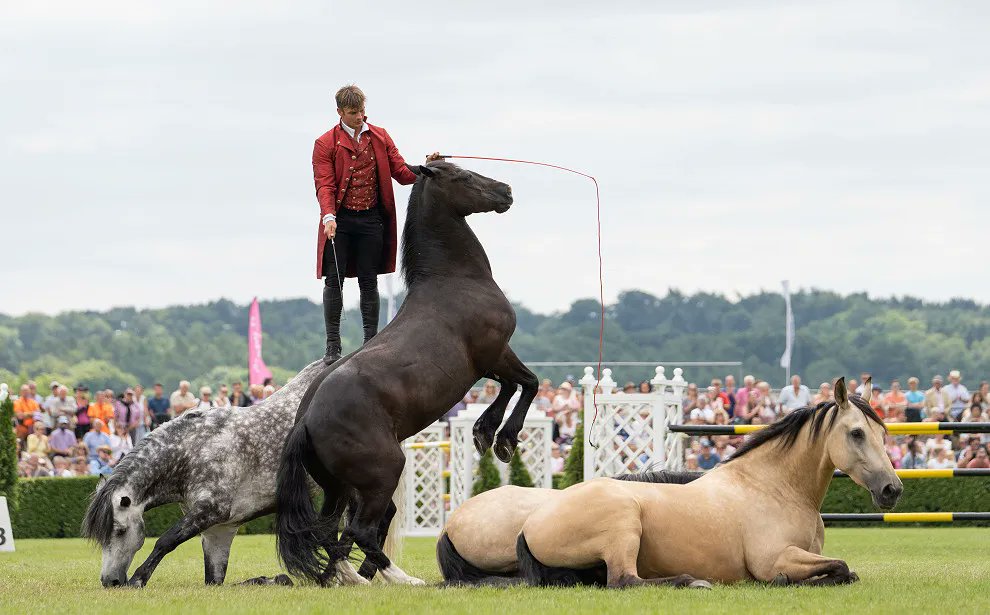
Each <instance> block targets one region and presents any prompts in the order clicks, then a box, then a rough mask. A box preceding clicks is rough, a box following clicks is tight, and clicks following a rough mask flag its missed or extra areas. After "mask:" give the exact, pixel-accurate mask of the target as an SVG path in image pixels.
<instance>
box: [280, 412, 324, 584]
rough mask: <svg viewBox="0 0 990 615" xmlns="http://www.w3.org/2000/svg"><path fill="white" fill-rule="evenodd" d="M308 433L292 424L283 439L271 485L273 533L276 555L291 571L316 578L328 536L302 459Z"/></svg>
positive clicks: (307, 448)
mask: <svg viewBox="0 0 990 615" xmlns="http://www.w3.org/2000/svg"><path fill="white" fill-rule="evenodd" d="M309 449H310V442H309V434H308V433H307V432H306V426H305V425H304V424H303V423H298V424H296V426H295V427H293V428H292V431H291V432H290V434H289V438H288V440H286V442H285V448H284V449H283V450H282V461H281V465H280V466H279V469H278V478H277V480H276V487H275V501H276V506H277V509H276V511H275V535H276V545H277V549H278V557H279V559H280V560H281V561H282V564H283V565H284V566H285V569H286V570H287V571H288V572H289V573H291V574H294V575H298V576H303V577H308V578H310V579H314V580H318V579H319V578H320V577H321V575H322V574H323V571H324V569H325V568H326V567H327V564H328V558H327V556H326V555H325V554H324V553H323V552H322V547H323V546H324V545H325V544H326V541H327V537H328V536H329V528H327V527H325V526H326V522H325V520H324V519H322V518H321V516H320V515H319V514H318V513H317V511H316V507H315V506H314V504H313V499H312V498H311V497H310V493H309V484H308V482H307V476H308V474H307V472H306V467H305V465H303V460H304V459H305V457H306V454H307V453H308V452H309Z"/></svg>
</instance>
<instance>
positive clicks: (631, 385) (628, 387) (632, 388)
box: [622, 382, 636, 395]
mask: <svg viewBox="0 0 990 615" xmlns="http://www.w3.org/2000/svg"><path fill="white" fill-rule="evenodd" d="M635 392H636V383H635V382H627V383H625V384H624V385H622V393H623V394H625V395H628V394H630V393H635Z"/></svg>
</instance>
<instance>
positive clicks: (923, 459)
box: [901, 437, 928, 470]
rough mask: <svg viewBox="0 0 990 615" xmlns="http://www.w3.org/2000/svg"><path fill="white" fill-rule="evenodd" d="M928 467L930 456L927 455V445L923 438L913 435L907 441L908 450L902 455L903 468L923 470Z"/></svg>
mask: <svg viewBox="0 0 990 615" xmlns="http://www.w3.org/2000/svg"><path fill="white" fill-rule="evenodd" d="M927 467H928V456H927V455H925V447H924V446H922V444H921V440H918V439H917V438H915V437H911V438H910V439H909V440H908V443H907V450H906V451H905V453H904V455H903V456H902V457H901V468H903V469H905V470H922V469H925V468H927Z"/></svg>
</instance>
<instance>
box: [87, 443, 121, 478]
mask: <svg viewBox="0 0 990 615" xmlns="http://www.w3.org/2000/svg"><path fill="white" fill-rule="evenodd" d="M112 455H113V451H112V449H111V448H110V447H109V446H107V445H101V446H98V447H97V448H96V459H90V460H89V473H90V474H92V475H93V476H100V475H102V474H110V473H111V472H113V467H114V466H115V465H117V461H116V460H115V459H113V457H112Z"/></svg>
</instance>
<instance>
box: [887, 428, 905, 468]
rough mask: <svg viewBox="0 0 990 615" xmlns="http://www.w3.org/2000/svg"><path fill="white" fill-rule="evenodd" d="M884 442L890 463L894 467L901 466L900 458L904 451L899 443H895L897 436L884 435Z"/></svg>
mask: <svg viewBox="0 0 990 615" xmlns="http://www.w3.org/2000/svg"><path fill="white" fill-rule="evenodd" d="M884 443H885V447H886V449H887V457H889V458H890V463H891V465H893V466H894V467H895V468H899V467H901V459H902V458H903V455H904V451H902V450H901V445H900V444H898V443H897V438H895V437H894V436H891V435H888V436H885V437H884Z"/></svg>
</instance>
